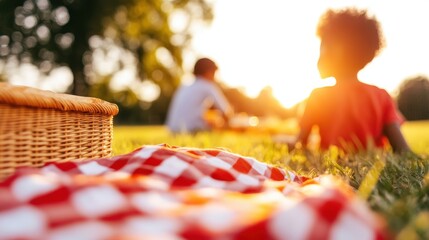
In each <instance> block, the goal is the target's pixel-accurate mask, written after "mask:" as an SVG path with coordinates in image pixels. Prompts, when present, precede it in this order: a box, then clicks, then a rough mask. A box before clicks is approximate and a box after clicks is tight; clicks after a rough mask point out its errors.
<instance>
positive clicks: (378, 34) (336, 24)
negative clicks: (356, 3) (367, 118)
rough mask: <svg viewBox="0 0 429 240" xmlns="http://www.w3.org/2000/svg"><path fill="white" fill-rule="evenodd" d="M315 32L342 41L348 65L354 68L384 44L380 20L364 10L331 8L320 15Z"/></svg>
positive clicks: (323, 37) (322, 37) (328, 38)
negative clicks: (347, 56)
mask: <svg viewBox="0 0 429 240" xmlns="http://www.w3.org/2000/svg"><path fill="white" fill-rule="evenodd" d="M316 34H317V36H319V37H320V39H322V40H329V41H332V42H334V43H337V44H338V43H340V44H342V45H343V47H345V49H346V51H347V54H348V55H349V56H350V57H349V58H348V61H349V62H348V64H349V66H350V67H351V68H354V69H356V70H360V69H362V68H363V67H365V65H366V64H368V63H369V62H371V61H372V60H373V59H374V57H375V56H376V55H377V54H378V53H379V52H380V51H381V49H382V48H383V47H384V38H383V36H382V35H383V34H382V31H381V27H380V24H379V22H378V21H377V20H376V19H375V18H374V17H370V16H368V14H367V11H366V10H358V9H355V8H347V9H343V10H332V9H330V10H328V11H327V12H325V13H324V14H323V15H322V16H321V17H320V20H319V23H318V26H317V31H316Z"/></svg>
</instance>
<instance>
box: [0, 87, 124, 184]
mask: <svg viewBox="0 0 429 240" xmlns="http://www.w3.org/2000/svg"><path fill="white" fill-rule="evenodd" d="M117 113H118V107H117V106H116V105H115V104H112V103H109V102H105V101H103V100H100V99H96V98H89V97H78V96H73V95H68V94H59V93H53V92H49V91H43V90H38V89H34V88H29V87H22V86H19V87H18V86H12V85H10V84H6V83H0V179H3V178H4V177H6V176H8V175H10V174H12V173H13V172H14V169H15V168H17V167H21V166H36V167H39V166H42V165H43V164H45V163H46V162H52V161H70V160H73V161H78V160H83V159H92V158H100V157H109V156H111V153H112V146H111V142H112V134H113V132H112V131H113V116H114V115H116V114H117Z"/></svg>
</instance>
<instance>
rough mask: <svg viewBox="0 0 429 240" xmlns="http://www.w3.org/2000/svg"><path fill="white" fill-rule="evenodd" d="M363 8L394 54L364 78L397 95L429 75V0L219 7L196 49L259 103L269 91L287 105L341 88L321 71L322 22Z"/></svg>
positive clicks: (243, 0) (258, 2)
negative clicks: (328, 14) (335, 12)
mask: <svg viewBox="0 0 429 240" xmlns="http://www.w3.org/2000/svg"><path fill="white" fill-rule="evenodd" d="M344 6H357V7H358V8H366V9H368V10H369V13H371V14H373V15H375V17H376V18H377V19H378V20H379V21H380V23H381V26H382V28H383V33H384V37H385V40H386V47H385V49H384V50H383V51H382V52H381V54H380V55H379V56H378V57H377V58H376V59H375V60H374V61H373V62H372V63H370V64H369V65H367V67H366V68H365V69H364V70H363V71H361V73H360V75H359V77H360V79H361V80H362V81H363V82H367V83H370V84H373V85H376V86H379V87H381V88H385V89H386V90H387V91H388V92H390V93H392V94H394V91H395V90H396V89H397V87H398V86H399V85H400V83H401V82H402V81H403V80H404V79H405V78H408V77H412V76H415V75H418V74H423V75H426V76H429V34H428V33H429V30H427V29H428V27H427V23H429V1H424V0H408V1H402V0H401V1H376V0H372V1H371V0H359V1H358V0H354V1H352V0H348V1H346V0H342V1H339V0H337V1H334V0H300V1H286V0H214V7H215V8H214V14H215V17H214V20H213V22H212V24H211V25H210V26H208V27H206V28H200V29H198V31H196V34H195V36H194V42H193V50H194V52H195V53H196V54H197V55H200V56H208V57H211V58H213V59H214V60H215V61H217V63H218V65H219V67H220V72H219V78H220V79H221V80H222V81H223V82H225V83H226V84H227V85H229V86H232V87H240V88H244V89H245V91H246V92H247V93H248V94H249V95H250V96H255V95H256V94H257V93H259V91H260V90H261V89H262V88H263V87H264V86H266V85H270V86H272V87H273V90H274V94H275V96H276V97H277V98H278V99H279V100H280V101H281V102H282V103H283V104H284V105H286V106H292V105H293V104H295V103H297V102H299V101H301V100H303V99H304V98H306V97H307V96H308V95H309V94H310V92H311V90H312V89H313V88H315V87H320V86H323V85H328V84H333V80H332V79H328V80H321V79H320V78H319V75H318V72H317V67H316V63H317V58H318V51H319V40H318V38H317V37H316V35H315V29H316V25H317V21H318V19H319V17H320V15H321V14H322V13H323V12H324V11H325V10H326V9H327V8H328V7H334V8H339V7H344Z"/></svg>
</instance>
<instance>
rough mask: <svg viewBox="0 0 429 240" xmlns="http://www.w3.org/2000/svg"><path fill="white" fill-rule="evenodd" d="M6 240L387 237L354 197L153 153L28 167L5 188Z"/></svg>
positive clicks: (197, 154)
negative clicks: (36, 167)
mask: <svg viewBox="0 0 429 240" xmlns="http://www.w3.org/2000/svg"><path fill="white" fill-rule="evenodd" d="M0 196H1V197H0V239H55V240H57V239H71V240H76V239H383V238H385V236H386V235H385V231H384V230H383V228H382V227H381V225H380V220H379V218H378V217H377V216H376V215H374V214H373V213H372V212H371V211H370V210H369V208H368V207H367V206H366V205H365V203H364V202H363V201H361V200H360V199H358V198H357V196H356V195H355V194H354V192H353V190H352V189H351V188H350V187H349V186H348V185H347V184H345V183H343V182H342V181H340V180H338V179H336V178H334V177H332V176H331V177H330V176H321V177H319V178H317V179H306V178H303V177H299V176H297V175H295V174H294V173H293V172H288V171H285V170H283V169H280V168H276V167H271V166H268V165H266V164H264V163H261V162H259V161H257V160H255V159H253V158H249V157H243V156H240V155H237V154H233V153H230V152H227V151H223V150H219V149H195V148H178V147H169V146H167V145H157V146H144V147H142V148H140V149H137V150H136V151H134V152H132V153H129V154H126V155H121V156H116V157H112V158H103V159H97V160H90V161H85V162H65V163H50V164H47V165H46V166H44V167H43V168H39V169H35V168H21V169H18V171H17V172H16V173H15V174H14V175H13V176H11V177H9V178H8V179H6V180H5V181H3V182H1V183H0Z"/></svg>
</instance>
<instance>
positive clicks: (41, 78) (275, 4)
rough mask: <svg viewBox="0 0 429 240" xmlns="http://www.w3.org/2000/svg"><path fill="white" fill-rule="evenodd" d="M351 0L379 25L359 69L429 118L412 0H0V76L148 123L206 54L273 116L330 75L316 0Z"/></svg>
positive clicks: (238, 104)
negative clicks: (105, 105)
mask: <svg viewBox="0 0 429 240" xmlns="http://www.w3.org/2000/svg"><path fill="white" fill-rule="evenodd" d="M351 5H352V6H357V7H359V8H366V9H368V10H369V12H370V13H372V14H375V15H376V17H377V18H378V19H379V21H380V22H381V24H382V27H383V30H384V33H385V40H386V48H385V49H384V51H383V52H382V53H381V54H380V56H379V57H378V58H377V59H375V60H374V61H373V62H372V63H371V64H370V65H368V66H367V68H366V69H365V70H364V71H362V72H361V73H360V77H361V78H362V80H363V81H364V82H367V83H370V84H374V85H377V86H379V87H381V88H385V89H386V90H388V91H389V92H390V93H391V94H392V96H393V97H394V98H395V99H396V100H397V103H398V108H399V109H400V111H401V112H402V114H403V115H404V116H405V118H406V119H407V120H424V119H428V118H429V81H428V78H427V76H428V73H429V64H428V60H427V59H428V56H429V44H428V43H429V34H427V33H426V31H427V27H426V26H425V24H426V23H427V22H429V14H427V13H426V12H425V11H427V9H428V6H429V4H428V3H426V2H425V1H423V0H421V1H419V0H412V1H395V2H394V3H392V2H387V1H384V2H381V1H356V0H355V1H334V0H326V1H316V0H305V1H281V0H267V1H263V0H145V1H142V0H109V1H104V0H103V1H102V0H90V1H85V0H0V81H6V82H10V83H12V84H16V85H26V86H32V87H36V88H40V89H46V90H51V91H55V92H64V93H70V94H76V95H82V96H91V97H97V98H101V99H104V100H106V101H109V102H113V103H116V104H117V105H118V106H119V108H120V112H119V115H118V116H116V117H115V124H117V125H125V124H126V125H131V124H132V125H159V124H163V123H164V121H165V118H166V113H167V109H168V106H169V104H170V100H171V97H172V95H173V93H174V91H175V90H176V89H177V87H178V86H179V85H180V84H181V83H183V82H187V81H190V80H191V79H192V75H191V74H190V72H191V68H192V66H193V64H194V61H195V60H196V59H197V58H199V57H202V56H207V57H210V58H212V59H214V60H215V61H216V62H217V63H218V65H219V70H220V71H219V74H218V78H219V79H220V80H221V81H220V82H221V84H220V85H221V88H222V90H223V91H224V93H225V95H226V96H227V98H228V99H229V100H230V102H231V103H232V105H233V107H234V109H235V111H236V112H237V113H244V114H245V115H246V116H256V117H259V118H260V119H265V120H266V121H267V122H270V123H272V124H275V123H276V121H277V120H278V119H280V120H287V119H293V118H294V117H296V116H297V115H299V114H300V111H301V109H302V104H303V103H305V99H306V97H307V96H308V95H309V94H310V92H311V90H312V89H314V88H315V87H320V86H324V85H330V84H333V81H332V79H328V80H320V79H319V76H318V73H317V68H316V62H317V57H318V47H319V42H318V39H317V38H316V35H315V28H316V24H317V21H318V18H319V16H320V15H321V14H322V13H323V12H324V11H325V10H326V9H327V8H330V7H342V6H351ZM270 119H271V120H270ZM273 119H274V120H273ZM261 122H262V121H261Z"/></svg>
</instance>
